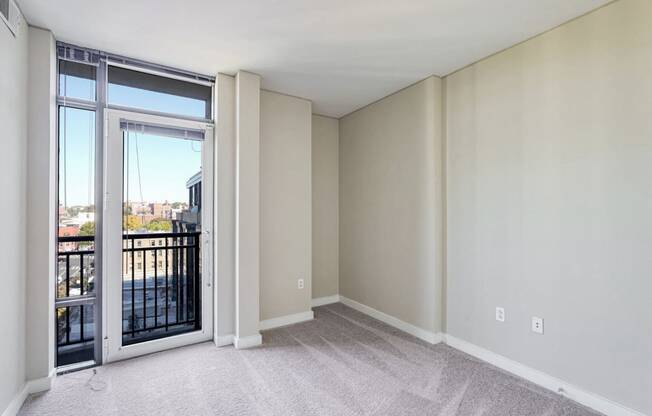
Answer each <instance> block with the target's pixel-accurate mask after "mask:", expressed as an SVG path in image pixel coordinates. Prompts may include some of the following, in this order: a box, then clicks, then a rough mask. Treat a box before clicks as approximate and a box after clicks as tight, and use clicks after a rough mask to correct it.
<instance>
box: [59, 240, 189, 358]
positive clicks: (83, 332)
mask: <svg viewBox="0 0 652 416" xmlns="http://www.w3.org/2000/svg"><path fill="white" fill-rule="evenodd" d="M200 237H201V233H200V232H179V233H177V232H170V233H143V234H125V235H124V236H123V249H122V251H123V255H122V263H123V265H122V266H123V270H122V321H123V325H122V336H123V345H128V344H134V343H137V342H142V341H146V340H151V339H156V338H162V337H166V336H169V335H176V334H179V333H183V332H190V331H195V330H198V329H201V292H200V289H201V266H200V264H201V261H200V258H201V257H200ZM58 246H59V251H58V258H59V270H58V278H57V289H56V290H57V305H56V307H57V328H58V329H57V331H58V336H57V346H58V347H59V350H60V351H61V350H62V349H65V348H66V347H70V346H75V345H76V344H89V343H90V342H91V341H93V340H94V332H95V331H94V329H95V328H94V326H93V325H92V324H93V317H92V308H93V306H94V305H93V304H85V305H84V304H79V302H78V303H77V304H75V303H74V302H73V306H68V305H69V303H70V300H71V299H73V300H74V299H86V298H89V299H88V300H89V302H91V301H92V299H93V296H91V295H93V294H94V287H95V248H94V236H65V237H59V238H58ZM112 278H116V277H115V276H114V277H112ZM89 329H91V330H89Z"/></svg>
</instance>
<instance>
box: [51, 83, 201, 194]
mask: <svg viewBox="0 0 652 416" xmlns="http://www.w3.org/2000/svg"><path fill="white" fill-rule="evenodd" d="M66 78H67V79H66V80H65V83H64V82H62V83H61V88H62V89H63V88H64V85H65V90H66V93H67V96H68V97H75V98H83V99H90V100H93V99H94V98H95V97H94V91H95V82H93V81H89V80H84V79H80V78H73V77H70V76H68V77H66ZM62 92H63V91H62ZM108 96H109V98H108V99H109V102H110V103H112V104H117V105H124V106H130V107H137V108H145V109H148V110H154V111H160V112H167V113H175V114H181V115H190V116H196V117H203V116H204V103H203V102H202V101H199V100H193V99H188V98H183V97H175V96H170V95H167V94H161V93H154V92H150V91H142V90H137V89H134V88H129V87H124V86H119V85H109V91H108ZM59 128H60V140H61V141H62V140H64V138H65V146H64V143H63V142H60V155H59V158H60V162H59V163H60V166H59V170H60V185H59V187H60V195H59V198H60V202H61V203H62V204H63V203H64V202H65V204H66V205H67V206H73V205H88V204H89V202H90V203H91V204H92V203H93V196H92V195H93V192H94V184H93V179H92V176H89V175H93V172H94V166H95V164H94V159H93V157H91V155H93V154H94V152H95V147H94V142H93V138H94V134H95V114H94V112H91V111H85V110H78V109H73V108H66V109H65V110H63V109H62V112H61V114H60V122H59ZM64 148H65V163H64ZM136 148H137V149H138V158H137V157H136ZM127 153H128V156H129V164H128V165H127V162H126V158H127ZM138 165H140V183H139V176H138V173H137V171H138V169H137V168H138ZM127 166H128V168H129V169H128V170H129V180H128V191H129V199H130V201H132V202H138V201H140V200H141V194H140V189H142V199H143V200H144V201H146V202H155V201H156V202H163V201H169V202H176V201H179V202H184V201H187V199H188V191H187V189H186V186H185V185H186V181H187V180H188V178H190V177H191V176H192V175H194V174H195V173H197V172H198V171H199V170H200V169H201V143H200V142H196V141H189V140H183V139H176V138H170V137H159V136H153V135H143V134H140V133H139V134H136V133H133V132H131V133H130V134H129V143H128V144H127V143H125V170H126V168H127ZM139 185H140V186H139ZM64 199H65V201H64Z"/></svg>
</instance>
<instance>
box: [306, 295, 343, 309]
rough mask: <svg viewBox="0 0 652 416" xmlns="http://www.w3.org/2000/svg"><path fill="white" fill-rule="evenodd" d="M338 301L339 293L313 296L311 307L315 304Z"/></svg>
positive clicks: (320, 304)
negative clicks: (318, 296) (319, 296)
mask: <svg viewBox="0 0 652 416" xmlns="http://www.w3.org/2000/svg"><path fill="white" fill-rule="evenodd" d="M339 301H340V295H332V296H324V297H322V298H314V299H313V300H312V307H313V308H316V307H317V306H323V305H330V304H331V303H337V302H339Z"/></svg>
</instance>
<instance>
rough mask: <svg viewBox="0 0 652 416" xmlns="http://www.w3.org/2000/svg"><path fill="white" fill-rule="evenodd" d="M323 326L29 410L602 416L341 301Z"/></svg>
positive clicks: (71, 392) (210, 352) (269, 335)
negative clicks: (420, 338)
mask: <svg viewBox="0 0 652 416" xmlns="http://www.w3.org/2000/svg"><path fill="white" fill-rule="evenodd" d="M315 318H316V319H315V320H314V321H310V322H305V323H302V324H297V325H293V326H288V327H285V328H278V329H274V330H270V331H265V332H263V340H264V346H263V347H258V348H253V349H249V350H235V349H234V348H233V347H224V348H216V347H215V346H214V345H213V344H211V343H204V344H199V345H194V346H189V347H184V348H179V349H176V350H171V351H166V352H162V353H158V354H153V355H150V356H146V357H141V358H137V359H133V360H128V361H123V362H119V363H115V364H109V365H105V366H103V367H98V368H97V369H96V371H97V374H94V370H93V369H91V370H84V371H80V372H76V373H72V374H68V375H64V376H61V377H57V378H56V380H55V382H54V386H53V388H52V390H50V391H49V392H47V393H44V394H41V395H38V396H33V397H30V398H29V399H28V400H27V401H26V402H25V405H24V406H23V408H22V409H21V412H20V414H21V415H85V416H86V415H279V416H289V415H298V416H304V415H392V416H399V415H442V416H443V415H445V416H452V415H474V416H476V415H477V416H480V415H482V416H505V415H533V416H534V415H536V416H539V415H540V416H555V415H559V416H562V415H563V416H584V415H585V416H590V415H593V416H595V415H596V413H594V412H591V411H589V410H588V409H586V408H583V407H581V406H580V405H578V404H575V403H573V402H571V401H569V400H567V399H565V398H563V397H560V396H558V395H556V394H554V393H551V392H549V391H547V390H544V389H542V388H539V387H537V386H535V385H533V384H531V383H529V382H527V381H525V380H522V379H519V378H517V377H514V376H512V375H510V374H507V373H505V372H503V371H501V370H499V369H497V368H495V367H492V366H491V365H489V364H486V363H483V362H481V361H478V360H476V359H474V358H472V357H470V356H468V355H466V354H464V353H461V352H459V351H456V350H454V349H452V348H450V347H448V346H446V345H443V344H439V345H435V346H433V345H429V344H427V343H424V342H422V341H420V340H418V339H416V338H414V337H412V336H410V335H407V334H405V333H403V332H400V331H398V330H396V329H394V328H392V327H389V326H387V325H385V324H383V323H381V322H379V321H377V320H375V319H373V318H370V317H368V316H366V315H363V314H361V313H359V312H357V311H355V310H353V309H350V308H348V307H346V306H344V305H342V304H334V305H328V306H322V307H319V308H316V309H315Z"/></svg>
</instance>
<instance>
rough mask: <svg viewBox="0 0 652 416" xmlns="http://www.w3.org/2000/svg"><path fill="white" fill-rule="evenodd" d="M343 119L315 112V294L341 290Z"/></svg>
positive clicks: (334, 292)
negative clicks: (340, 148)
mask: <svg viewBox="0 0 652 416" xmlns="http://www.w3.org/2000/svg"><path fill="white" fill-rule="evenodd" d="M339 142H340V139H339V122H338V120H337V119H334V118H330V117H323V116H318V115H313V116H312V297H313V299H315V298H321V297H324V296H332V295H337V294H339V233H338V231H339V228H338V227H339V226H338V217H339V215H338V214H339Z"/></svg>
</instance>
